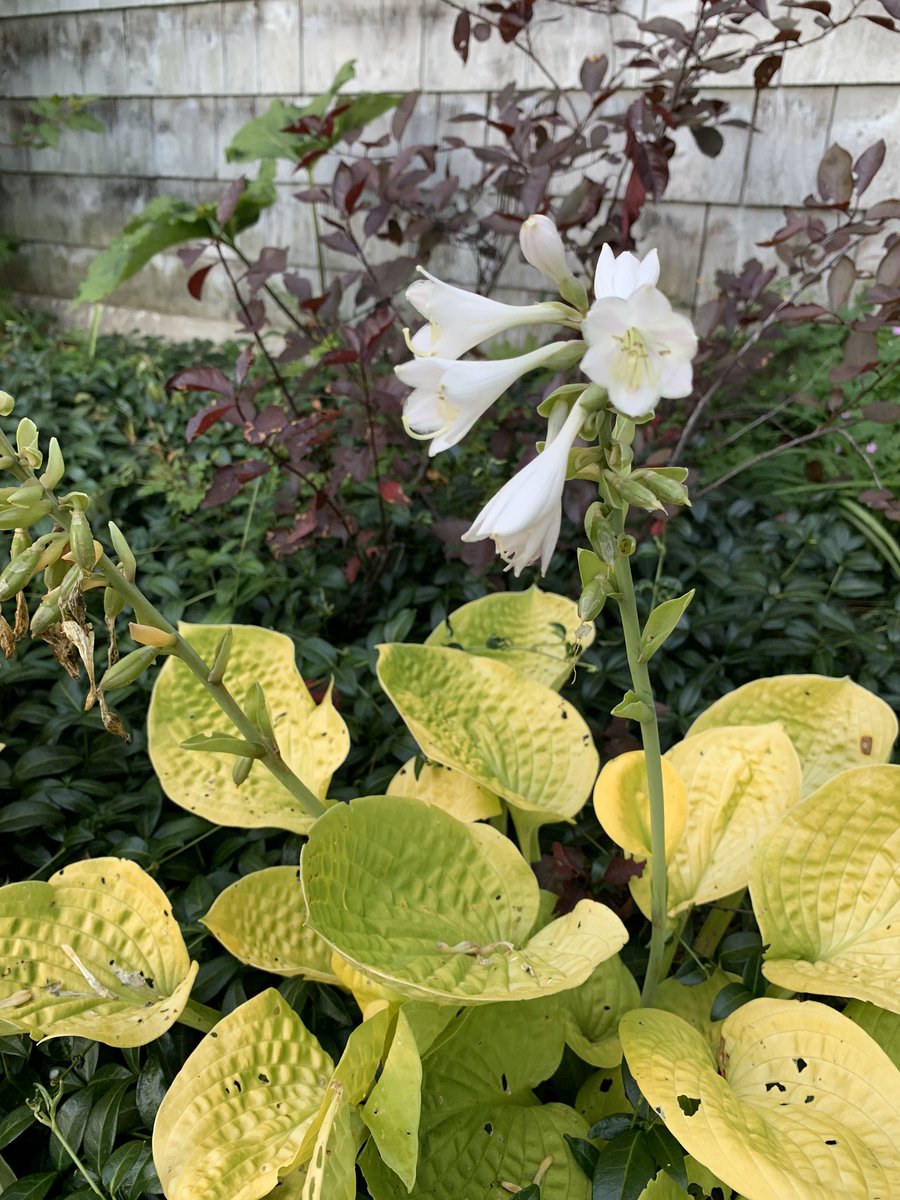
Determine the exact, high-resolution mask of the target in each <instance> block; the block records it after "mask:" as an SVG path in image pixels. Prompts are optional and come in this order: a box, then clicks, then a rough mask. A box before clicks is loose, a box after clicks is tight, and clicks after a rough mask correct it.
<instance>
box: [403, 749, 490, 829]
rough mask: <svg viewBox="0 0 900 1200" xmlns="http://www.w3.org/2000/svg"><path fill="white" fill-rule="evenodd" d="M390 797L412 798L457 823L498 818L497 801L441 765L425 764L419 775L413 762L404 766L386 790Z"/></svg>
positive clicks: (473, 783)
mask: <svg viewBox="0 0 900 1200" xmlns="http://www.w3.org/2000/svg"><path fill="white" fill-rule="evenodd" d="M387 794H388V795H389V796H415V797H417V798H418V799H419V800H424V801H425V802H426V803H428V804H434V805H435V806H436V807H437V808H442V809H443V810H444V812H448V813H449V814H450V815H451V817H456V819H457V820H458V821H483V820H486V819H488V818H489V817H496V816H499V815H500V811H501V804H500V800H499V797H497V796H495V795H494V793H493V792H489V791H488V790H487V788H483V787H481V786H480V785H479V784H477V783H476V782H475V780H474V779H470V778H469V776H468V775H463V773H462V771H454V769H453V768H452V767H445V766H443V765H442V764H441V763H425V764H423V765H422V766H421V767H420V769H419V771H418V774H417V773H416V759H414V758H411V759H410V760H409V762H406V763H404V764H403V766H402V767H401V768H400V770H399V771H398V772H397V774H396V775H395V776H394V778H393V779H392V780H391V782H390V784H389V785H388V788H387Z"/></svg>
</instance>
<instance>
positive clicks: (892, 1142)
mask: <svg viewBox="0 0 900 1200" xmlns="http://www.w3.org/2000/svg"><path fill="white" fill-rule="evenodd" d="M619 1032H620V1036H621V1038H622V1046H623V1049H624V1051H625V1057H626V1059H627V1061H628V1065H629V1067H630V1068H631V1072H632V1074H633V1075H634V1077H635V1080H636V1081H637V1084H638V1086H639V1087H640V1089H641V1091H642V1092H643V1094H644V1096H645V1097H646V1098H647V1101H648V1102H649V1104H650V1105H651V1106H652V1107H653V1108H655V1109H656V1111H657V1112H658V1113H659V1115H660V1116H661V1117H662V1119H663V1120H664V1121H665V1123H666V1125H667V1126H668V1128H669V1129H670V1130H671V1132H672V1133H673V1134H674V1135H675V1137H676V1138H677V1139H678V1141H679V1142H680V1143H681V1144H682V1146H684V1147H685V1149H686V1150H687V1152H688V1153H689V1154H691V1155H692V1156H693V1157H694V1158H696V1159H697V1160H698V1161H699V1162H701V1163H703V1165H704V1166H706V1167H707V1168H708V1169H709V1170H710V1171H712V1172H714V1173H715V1174H716V1175H717V1176H718V1177H719V1178H721V1179H723V1180H724V1181H725V1182H726V1183H727V1184H728V1185H729V1186H730V1187H732V1188H735V1189H736V1190H738V1191H739V1192H741V1193H743V1194H744V1195H746V1196H747V1197H749V1198H750V1200H832V1198H833V1197H834V1196H836V1195H840V1196H846V1197H848V1198H849V1197H852V1198H853V1200H891V1198H892V1197H894V1196H898V1195H900V1071H898V1070H897V1068H896V1067H895V1066H894V1064H893V1063H892V1062H891V1060H890V1059H889V1058H888V1056H887V1055H886V1054H885V1053H884V1051H883V1050H881V1049H880V1048H879V1047H878V1046H877V1045H876V1044H875V1042H873V1041H872V1039H871V1038H870V1037H869V1036H868V1034H866V1033H864V1032H863V1030H861V1029H859V1028H858V1027H857V1026H856V1025H854V1023H853V1022H852V1021H850V1020H849V1019H848V1018H847V1017H844V1016H842V1015H841V1014H840V1013H837V1012H835V1011H834V1010H833V1009H831V1008H827V1007H826V1006H825V1005H823V1004H816V1003H812V1002H807V1003H801V1002H799V1001H796V1000H765V999H763V1000H753V1001H751V1002H750V1003H749V1004H745V1005H744V1006H743V1007H742V1008H739V1009H738V1010H737V1011H736V1012H735V1013H733V1014H732V1015H731V1016H730V1017H728V1018H727V1019H726V1020H725V1021H724V1022H723V1024H722V1037H721V1043H720V1048H719V1053H718V1055H715V1054H713V1052H712V1051H711V1050H710V1048H709V1046H708V1045H707V1043H706V1040H705V1039H704V1038H703V1036H702V1034H700V1033H699V1032H698V1031H697V1030H695V1029H693V1028H692V1027H691V1026H690V1025H688V1024H687V1022H685V1021H683V1020H681V1018H680V1017H676V1016H673V1015H672V1014H670V1013H665V1012H661V1011H659V1010H658V1009H638V1010H635V1011H634V1012H630V1013H628V1014H626V1016H625V1017H623V1018H622V1023H621V1026H620V1031H619ZM720 1072H721V1073H720Z"/></svg>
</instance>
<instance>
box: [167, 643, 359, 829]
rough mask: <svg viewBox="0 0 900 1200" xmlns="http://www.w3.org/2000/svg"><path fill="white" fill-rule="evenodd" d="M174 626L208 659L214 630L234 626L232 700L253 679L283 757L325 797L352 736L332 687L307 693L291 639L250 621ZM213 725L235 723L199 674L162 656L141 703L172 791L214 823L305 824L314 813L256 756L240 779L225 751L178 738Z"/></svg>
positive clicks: (229, 676) (215, 728)
mask: <svg viewBox="0 0 900 1200" xmlns="http://www.w3.org/2000/svg"><path fill="white" fill-rule="evenodd" d="M178 628H179V632H180V633H181V636H182V637H184V638H186V639H187V641H188V642H189V643H190V644H191V646H193V648H194V649H195V650H196V651H197V653H198V654H199V655H200V656H201V658H203V659H204V661H205V662H207V663H210V664H211V663H212V661H213V656H214V653H215V649H216V646H217V645H218V643H219V640H220V638H221V637H222V636H223V635H224V634H225V633H226V631H227V630H228V629H229V628H230V629H231V630H232V633H233V641H232V647H231V654H230V657H229V660H228V669H227V671H226V673H225V678H224V683H225V686H226V687H227V688H228V690H229V691H230V692H231V693H232V695H233V696H234V697H235V698H236V699H237V700H238V701H239V702H240V701H242V700H243V698H244V696H245V694H246V693H247V690H248V689H249V688H250V687H251V686H252V685H253V684H254V683H259V684H260V685H261V686H262V689H263V693H264V695H265V698H266V702H267V704H268V708H269V714H270V716H271V719H272V725H273V727H274V730H275V737H276V740H277V742H278V747H279V750H280V751H281V756H282V758H283V759H284V761H285V762H286V763H287V765H288V766H289V767H290V768H291V769H292V770H293V771H294V773H295V774H296V775H298V776H299V778H300V779H301V780H302V781H303V783H305V784H306V786H307V787H308V788H309V789H310V791H312V792H313V793H314V794H315V795H316V796H318V797H319V798H320V799H322V798H324V796H325V793H326V792H327V790H328V786H329V784H330V782H331V776H332V774H333V772H334V771H335V770H336V769H337V767H339V766H340V764H341V763H342V762H343V761H344V759H345V758H346V757H347V751H348V749H349V746H350V741H349V736H348V734H347V727H346V725H345V724H344V722H343V720H342V719H341V717H340V716H339V715H338V713H337V712H336V710H335V708H334V704H333V703H332V700H331V693H330V691H329V693H328V695H327V696H326V697H325V699H324V700H323V701H322V703H321V704H319V705H317V704H316V703H315V701H314V700H313V698H312V696H310V694H309V691H308V689H307V687H306V684H305V683H304V682H303V679H302V677H301V675H300V672H299V671H298V670H297V667H296V663H295V655H294V643H293V642H292V641H291V639H290V638H289V637H285V636H284V634H281V633H274V632H273V631H272V630H271V629H259V628H257V627H256V626H254V625H232V626H227V625H188V624H185V623H181V624H180V625H179V627H178ZM220 732H221V733H228V734H229V735H232V734H235V735H236V733H237V731H236V730H235V728H234V727H233V726H232V725H231V723H230V721H229V720H228V718H227V717H226V715H225V714H224V713H223V712H222V710H221V709H220V708H219V706H218V704H216V702H215V701H214V700H213V698H212V697H211V696H210V694H209V692H208V691H207V690H206V688H205V687H204V686H203V684H202V683H201V682H200V680H199V679H198V678H197V677H196V676H195V675H194V674H193V673H192V672H191V671H189V670H188V668H187V667H186V666H185V665H184V663H182V662H180V661H179V660H178V659H175V658H168V659H167V660H166V662H165V664H164V666H163V668H162V670H161V671H160V672H159V676H158V677H157V680H156V684H155V686H154V688H153V697H152V699H151V701H150V708H149V711H148V713H147V748H148V750H149V753H150V761H151V762H152V763H153V769H154V770H155V771H156V773H157V775H158V776H159V781H160V783H161V784H162V787H163V790H164V791H165V793H166V795H167V796H168V797H169V799H170V800H174V801H175V803H176V804H180V805H181V807H182V808H186V809H189V810H190V812H195V813H198V814H199V815H200V816H201V817H205V818H206V819H207V820H208V821H214V822H215V823H216V824H217V825H236V826H239V827H240V828H242V829H256V828H261V827H268V826H272V827H274V828H276V829H290V830H292V831H293V832H294V833H306V831H307V830H308V829H309V827H310V826H311V825H312V818H311V817H310V816H309V815H308V814H307V812H306V811H305V809H304V808H303V807H302V806H301V804H300V802H299V801H298V800H296V799H295V798H294V797H293V796H292V795H291V794H290V793H289V792H288V791H287V790H286V789H285V788H284V786H283V785H282V784H280V783H279V782H278V780H277V779H275V777H274V776H273V775H271V774H270V773H269V772H268V771H267V770H266V768H265V767H263V766H262V765H261V764H259V763H256V764H255V765H254V767H253V769H252V771H251V772H250V775H249V777H248V778H247V779H246V780H245V781H244V782H243V783H242V784H241V785H240V786H239V787H238V786H236V785H235V783H234V781H233V780H232V777H231V774H232V769H233V767H234V763H235V759H234V757H233V756H232V755H230V754H216V753H211V752H210V751H206V750H184V749H182V746H181V743H182V742H184V741H187V739H188V738H191V737H193V736H195V735H196V734H205V735H209V734H212V733H220Z"/></svg>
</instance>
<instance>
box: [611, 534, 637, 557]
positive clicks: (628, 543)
mask: <svg viewBox="0 0 900 1200" xmlns="http://www.w3.org/2000/svg"><path fill="white" fill-rule="evenodd" d="M616 550H618V552H619V553H620V554H621V555H622V557H623V558H631V556H632V554H634V552H635V550H637V542H636V541H635V540H634V538H633V537H632V536H631V534H630V533H623V534H622V535H621V537H620V538H619V539H618V541H617V542H616Z"/></svg>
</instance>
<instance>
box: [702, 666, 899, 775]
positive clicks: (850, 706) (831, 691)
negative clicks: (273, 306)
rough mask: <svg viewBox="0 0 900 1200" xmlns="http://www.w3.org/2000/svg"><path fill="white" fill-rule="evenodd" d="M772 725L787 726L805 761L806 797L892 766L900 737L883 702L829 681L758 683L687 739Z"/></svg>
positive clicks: (847, 683)
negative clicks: (721, 729)
mask: <svg viewBox="0 0 900 1200" xmlns="http://www.w3.org/2000/svg"><path fill="white" fill-rule="evenodd" d="M772 721H780V722H781V724H782V725H783V726H784V729H785V732H786V733H787V735H788V737H789V738H790V739H791V741H792V742H793V743H794V746H795V748H796V750H797V753H798V755H799V756H800V765H801V767H802V770H803V795H804V796H808V795H810V794H811V793H812V792H814V791H815V790H816V789H817V788H819V787H821V786H822V784H823V783H826V782H827V781H828V780H829V779H830V778H831V777H832V776H833V775H837V774H838V773H839V772H841V771H846V770H847V769H848V767H863V766H870V765H872V764H875V763H886V762H888V760H889V759H890V757H891V747H892V746H893V744H894V741H895V739H896V737H897V718H896V716H895V715H894V713H893V712H892V711H891V709H890V707H889V706H888V705H887V704H885V702H884V701H883V700H880V699H879V698H878V696H876V695H875V694H874V693H873V692H870V691H867V689H866V688H864V687H860V686H859V684H858V683H854V682H853V681H852V680H851V679H846V678H844V679H831V678H829V677H828V676H826V675H776V676H773V677H770V678H767V679H755V680H754V681H753V682H752V683H746V684H744V686H743V687H740V688H737V690H736V691H733V692H729V693H728V695H727V696H723V697H722V699H721V700H717V701H716V702H715V704H712V705H711V706H710V707H709V708H708V709H707V710H706V711H705V712H702V713H701V714H700V716H699V717H698V718H697V720H696V721H695V722H694V723H693V725H692V726H691V727H690V729H689V730H688V733H687V736H688V737H689V738H691V737H693V736H694V735H695V734H697V733H702V732H704V731H705V730H707V729H714V728H716V727H718V726H720V725H767V724H769V723H770V722H772Z"/></svg>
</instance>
